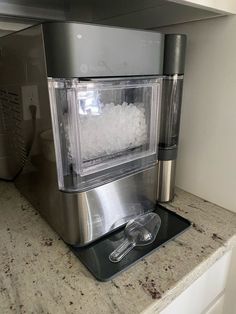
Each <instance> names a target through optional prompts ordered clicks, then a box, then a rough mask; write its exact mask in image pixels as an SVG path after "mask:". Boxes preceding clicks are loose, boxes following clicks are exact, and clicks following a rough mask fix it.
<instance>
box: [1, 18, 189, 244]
mask: <svg viewBox="0 0 236 314" xmlns="http://www.w3.org/2000/svg"><path fill="white" fill-rule="evenodd" d="M180 42H181V44H180ZM184 51H185V37H184V35H164V34H161V33H158V32H154V31H143V30H131V29H124V28H114V27H105V26H97V25H91V24H81V23H68V22H52V23H44V24H40V25H37V26H33V27H30V28H27V29H25V30H22V31H19V32H16V33H12V34H10V35H8V36H5V37H2V38H1V39H0V71H1V77H0V110H1V124H0V127H1V134H0V135H1V136H0V140H2V142H3V143H2V144H3V145H2V147H4V151H2V152H1V156H0V158H1V160H0V164H1V165H4V167H0V176H1V177H2V178H3V179H10V180H14V181H15V184H16V186H17V187H18V188H19V190H20V191H21V192H22V194H23V195H25V196H26V197H27V199H29V201H30V202H31V203H32V204H33V205H34V206H35V207H36V208H37V209H38V210H39V211H40V213H41V214H42V216H43V217H45V219H46V220H47V221H48V222H49V224H50V225H51V226H52V227H53V228H54V229H55V230H56V231H57V232H58V233H59V234H60V235H61V237H62V238H63V239H64V241H65V242H67V243H69V244H72V245H75V246H84V245H87V244H89V243H91V242H93V241H95V240H97V239H99V238H101V237H103V236H104V235H107V234H109V233H110V232H112V231H114V230H116V229H117V228H119V227H121V226H122V225H124V224H125V223H126V222H127V221H129V220H130V219H131V218H133V217H135V216H137V215H139V214H142V213H146V212H149V211H152V210H154V208H155V204H156V202H157V201H158V200H160V201H163V200H164V201H168V200H170V199H171V197H172V196H173V193H169V194H168V193H167V192H165V193H164V194H165V197H164V198H163V197H162V195H163V192H162V191H172V190H173V186H174V179H173V177H174V168H175V159H176V151H177V139H178V132H179V114H180V105H181V94H182V79H183V75H182V74H183V65H184ZM180 63H181V66H180V65H179V64H180ZM169 68H170V70H167V69H169ZM159 159H160V161H159ZM169 161H171V166H170V167H171V169H172V168H173V170H171V174H170V176H171V178H172V180H170V179H166V178H167V176H166V173H165V169H166V167H167V168H168V167H169V166H166V164H168V165H169ZM168 171H169V170H168ZM167 194H168V195H167Z"/></svg>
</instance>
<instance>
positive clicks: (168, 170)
mask: <svg viewBox="0 0 236 314" xmlns="http://www.w3.org/2000/svg"><path fill="white" fill-rule="evenodd" d="M175 168H176V160H159V162H158V180H157V199H158V201H159V202H169V201H171V200H172V199H173V197H174V186H175V184H174V181H175Z"/></svg>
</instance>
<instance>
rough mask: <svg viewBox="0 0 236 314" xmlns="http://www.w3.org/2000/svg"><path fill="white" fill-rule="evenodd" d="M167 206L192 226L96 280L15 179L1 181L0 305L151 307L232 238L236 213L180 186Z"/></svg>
mask: <svg viewBox="0 0 236 314" xmlns="http://www.w3.org/2000/svg"><path fill="white" fill-rule="evenodd" d="M166 207H167V208H169V209H171V210H173V211H174V212H176V213H177V214H179V215H181V216H183V217H185V218H187V219H189V220H191V221H192V222H193V225H192V227H191V228H189V229H188V230H187V231H186V232H184V233H183V234H181V235H180V236H178V237H177V238H176V239H175V240H172V241H170V242H169V243H168V244H166V245H165V246H163V247H161V248H160V249H159V250H157V251H156V252H153V253H152V254H151V255H149V256H148V257H146V258H145V259H143V260H142V261H140V262H138V263H137V264H136V265H134V266H133V267H131V268H130V269H128V270H127V271H125V272H124V273H122V274H120V275H119V276H118V277H116V278H115V279H114V280H112V281H110V282H106V283H102V282H98V281H96V280H95V279H94V278H93V277H92V275H91V274H90V273H89V272H88V271H87V269H86V268H85V267H84V266H83V265H82V264H81V263H80V262H79V260H78V259H77V258H76V257H75V256H74V255H73V254H72V253H71V252H70V251H69V249H68V247H67V246H66V245H65V244H64V243H63V241H62V240H61V239H60V237H59V236H58V235H57V234H55V232H54V231H53V230H52V229H51V228H50V227H49V226H48V225H47V223H46V222H45V221H44V220H43V219H42V218H41V217H40V216H39V214H38V213H37V212H36V211H35V210H34V209H33V208H32V206H31V205H30V204H29V203H28V202H27V201H26V200H25V198H24V197H23V196H21V194H20V193H19V192H18V191H17V190H16V188H15V187H14V185H13V184H12V183H7V182H1V181H0V239H1V241H0V267H1V272H0V312H1V313H4V314H6V313H27V314H28V313H40V314H42V313H50V314H51V313H57V314H60V313H109V314H110V313H126V314H129V313H140V312H142V311H145V313H152V312H154V311H155V313H158V312H159V311H160V310H161V309H163V308H164V307H165V306H166V305H167V304H169V303H170V302H171V300H172V299H174V298H175V297H176V296H177V295H179V294H180V293H181V292H182V291H183V290H184V289H186V288H187V287H188V286H189V285H190V284H191V283H192V282H193V281H194V280H195V279H196V278H198V277H199V276H200V275H201V274H202V273H204V271H206V270H207V269H208V268H209V267H210V266H211V265H212V264H213V263H214V262H215V261H216V260H217V259H218V258H220V257H221V256H222V255H223V254H224V253H225V252H226V251H228V250H229V249H230V248H231V247H233V246H234V245H235V244H236V236H235V234H236V214H234V213H232V212H230V211H227V210H225V209H223V208H220V207H218V206H216V205H213V204H211V203H209V202H206V201H204V200H202V199H200V198H198V197H196V196H193V195H191V194H188V193H186V192H184V191H182V190H180V189H177V190H176V196H175V199H174V201H173V202H172V203H171V204H169V205H168V206H166ZM226 226H227V227H226Z"/></svg>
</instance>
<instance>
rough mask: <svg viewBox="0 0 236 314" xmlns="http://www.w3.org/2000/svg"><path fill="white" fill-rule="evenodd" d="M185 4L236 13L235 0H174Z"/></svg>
mask: <svg viewBox="0 0 236 314" xmlns="http://www.w3.org/2000/svg"><path fill="white" fill-rule="evenodd" d="M172 2H176V3H179V4H183V5H188V6H193V7H197V8H203V9H204V8H205V9H208V10H212V11H215V12H219V13H223V14H225V13H226V14H227V13H228V14H236V1H235V0H172Z"/></svg>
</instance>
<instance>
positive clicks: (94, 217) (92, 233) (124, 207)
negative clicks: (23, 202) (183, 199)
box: [16, 160, 157, 246]
mask: <svg viewBox="0 0 236 314" xmlns="http://www.w3.org/2000/svg"><path fill="white" fill-rule="evenodd" d="M38 165H40V169H39V171H38V172H32V173H25V174H22V175H21V176H20V177H18V178H17V180H16V185H17V187H18V188H19V189H20V191H21V192H22V193H23V194H24V195H25V196H26V197H27V198H28V199H29V200H30V202H31V203H32V204H33V205H34V206H35V208H37V209H38V210H39V211H40V213H41V214H42V216H43V217H44V218H45V219H46V220H47V221H48V222H49V224H50V225H51V226H52V227H53V228H54V229H55V231H57V232H58V234H59V235H60V236H61V237H62V238H63V240H64V241H65V242H67V243H69V244H72V245H76V246H83V245H86V244H89V243H90V242H93V241H95V240H97V239H98V238H100V237H102V236H104V235H105V234H108V233H110V232H112V231H114V230H115V229H117V228H118V227H120V226H122V225H124V224H125V223H126V222H127V221H128V220H130V219H132V218H133V217H135V216H137V215H140V214H142V213H144V212H148V211H152V210H154V208H155V203H156V189H157V166H154V167H151V168H149V169H146V170H144V171H142V172H139V173H136V174H133V175H130V176H127V177H124V178H122V179H119V180H116V181H113V182H110V183H107V184H104V185H102V186H99V187H97V188H94V189H92V190H89V191H87V192H82V193H64V192H61V191H59V190H58V187H57V178H56V168H55V163H54V164H53V162H51V161H48V160H41V161H38Z"/></svg>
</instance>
